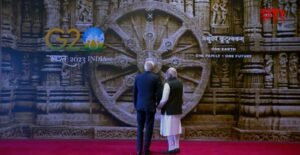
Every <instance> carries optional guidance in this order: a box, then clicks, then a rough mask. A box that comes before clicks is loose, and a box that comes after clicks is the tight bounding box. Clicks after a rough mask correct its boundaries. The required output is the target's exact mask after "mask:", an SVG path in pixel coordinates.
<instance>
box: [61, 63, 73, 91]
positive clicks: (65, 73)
mask: <svg viewBox="0 0 300 155" xmlns="http://www.w3.org/2000/svg"><path fill="white" fill-rule="evenodd" d="M70 72H71V71H70V68H69V67H68V66H67V65H65V64H63V65H62V70H61V85H62V86H68V85H70V77H71V75H70Z"/></svg>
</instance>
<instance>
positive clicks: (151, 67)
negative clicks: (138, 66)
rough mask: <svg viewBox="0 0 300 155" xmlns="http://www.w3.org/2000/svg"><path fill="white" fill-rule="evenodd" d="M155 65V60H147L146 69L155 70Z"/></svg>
mask: <svg viewBox="0 0 300 155" xmlns="http://www.w3.org/2000/svg"><path fill="white" fill-rule="evenodd" d="M154 67H155V64H154V62H153V61H149V60H148V61H146V62H145V65H144V69H145V71H153V70H154Z"/></svg>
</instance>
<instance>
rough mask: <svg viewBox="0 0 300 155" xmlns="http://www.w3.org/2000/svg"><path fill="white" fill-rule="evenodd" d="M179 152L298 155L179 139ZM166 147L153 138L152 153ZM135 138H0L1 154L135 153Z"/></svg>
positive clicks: (271, 147)
mask: <svg viewBox="0 0 300 155" xmlns="http://www.w3.org/2000/svg"><path fill="white" fill-rule="evenodd" d="M180 145H181V153H179V154H178V155H300V143H275V142H229V141H228V142H226V141H218V142H214V141H181V144H180ZM165 149H167V142H166V141H153V143H152V146H151V150H152V151H153V153H152V155H160V154H162V153H161V152H162V151H164V150H165ZM135 150H136V147H135V141H134V140H0V155H135V154H136V151H135Z"/></svg>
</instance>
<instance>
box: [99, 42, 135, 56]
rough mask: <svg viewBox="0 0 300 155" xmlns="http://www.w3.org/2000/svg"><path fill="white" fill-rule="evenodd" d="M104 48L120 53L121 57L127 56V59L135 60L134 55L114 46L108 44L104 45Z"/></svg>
mask: <svg viewBox="0 0 300 155" xmlns="http://www.w3.org/2000/svg"><path fill="white" fill-rule="evenodd" d="M105 46H106V47H108V48H110V49H113V50H115V51H117V52H120V53H122V54H123V55H126V56H129V57H131V58H135V56H134V55H132V54H131V53H129V52H127V51H126V50H124V49H121V48H118V47H115V46H113V45H111V44H108V43H105Z"/></svg>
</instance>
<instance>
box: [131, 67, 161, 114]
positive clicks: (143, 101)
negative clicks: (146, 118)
mask: <svg viewBox="0 0 300 155" xmlns="http://www.w3.org/2000/svg"><path fill="white" fill-rule="evenodd" d="M161 89H162V84H161V80H160V78H159V76H158V75H156V74H154V73H152V72H150V71H146V72H144V73H142V74H139V75H137V76H136V78H135V82H134V87H133V96H134V107H135V109H136V110H137V111H150V112H155V111H156V106H157V104H158V103H159V101H160V99H161V93H162V90H161Z"/></svg>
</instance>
